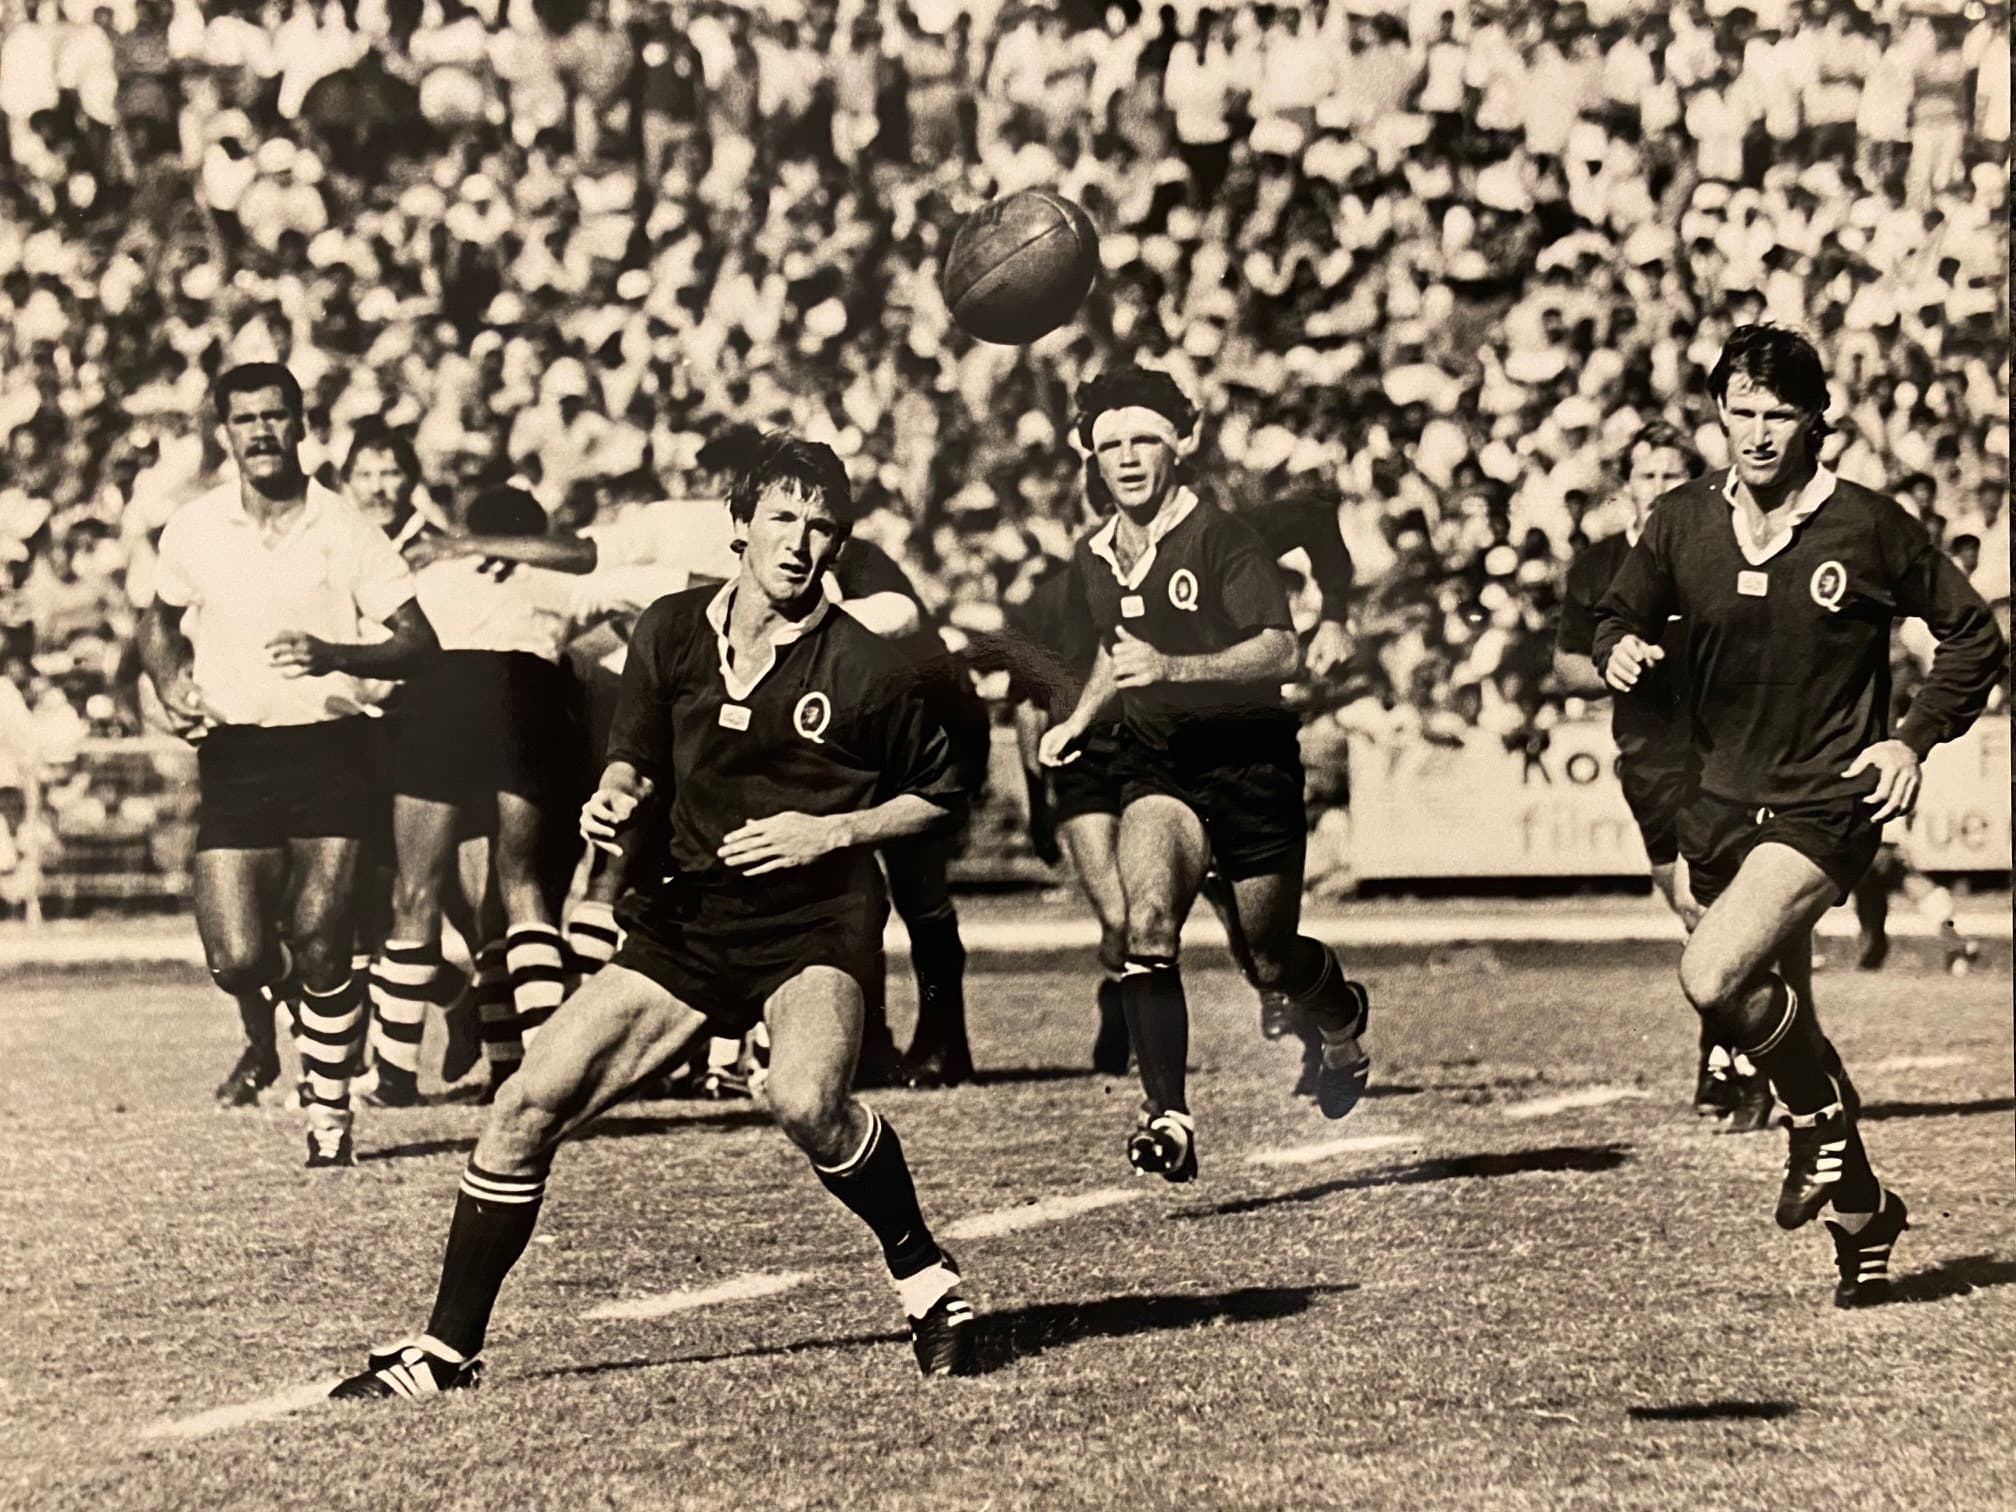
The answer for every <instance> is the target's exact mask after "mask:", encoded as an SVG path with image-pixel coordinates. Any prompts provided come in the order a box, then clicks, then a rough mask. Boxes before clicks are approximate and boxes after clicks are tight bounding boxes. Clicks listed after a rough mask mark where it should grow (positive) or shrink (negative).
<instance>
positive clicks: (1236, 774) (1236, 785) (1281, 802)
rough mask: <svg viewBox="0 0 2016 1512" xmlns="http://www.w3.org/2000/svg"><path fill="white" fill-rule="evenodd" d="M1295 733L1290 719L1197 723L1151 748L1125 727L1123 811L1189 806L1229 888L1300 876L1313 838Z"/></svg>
mask: <svg viewBox="0 0 2016 1512" xmlns="http://www.w3.org/2000/svg"><path fill="white" fill-rule="evenodd" d="M1296 733H1297V732H1296V724H1295V721H1294V719H1293V718H1292V717H1290V718H1279V719H1277V718H1258V719H1240V720H1209V721H1205V720H1199V721H1196V722H1195V723H1193V724H1191V725H1188V726H1185V727H1184V728H1182V729H1180V730H1178V731H1176V732H1175V733H1174V734H1173V735H1172V736H1171V737H1170V740H1169V743H1168V744H1167V745H1166V746H1152V745H1149V744H1148V743H1147V742H1145V741H1144V740H1142V739H1141V738H1140V737H1139V736H1138V735H1136V734H1135V733H1134V732H1133V731H1131V730H1129V729H1127V728H1126V727H1125V726H1122V727H1121V728H1120V729H1119V731H1118V734H1117V738H1116V741H1115V745H1114V752H1113V757H1112V763H1111V769H1112V774H1113V777H1114V779H1115V780H1116V781H1117V782H1118V784H1119V788H1120V807H1121V809H1122V811H1123V812H1124V811H1125V810H1126V809H1127V808H1128V807H1129V806H1131V805H1132V804H1135V803H1138V802H1140V801H1141V800H1142V799H1143V798H1150V797H1164V798H1174V799H1175V800H1177V802H1179V803H1181V804H1183V805H1184V807H1186V808H1188V809H1189V810H1190V811H1191V812H1192V813H1193V814H1195V815H1196V816H1197V818H1198V820H1199V822H1200V823H1202V824H1203V826H1204V834H1205V838H1206V839H1208V840H1209V841H1210V842H1211V860H1212V865H1213V866H1214V867H1215V868H1216V870H1217V872H1218V874H1219V875H1220V876H1221V877H1223V878H1224V879H1225V880H1226V881H1228V882H1241V881H1244V880H1245V879H1246V878H1248V877H1266V876H1280V875H1284V874H1288V873H1293V874H1296V875H1298V876H1299V875H1300V873H1301V871H1302V862H1303V858H1304V856H1305V854H1306V853H1307V850H1308V846H1309V830H1308V818H1307V810H1306V808H1305V807H1304V804H1303V790H1302V781H1303V778H1302V748H1301V745H1300V744H1299V742H1298V741H1297V739H1296Z"/></svg>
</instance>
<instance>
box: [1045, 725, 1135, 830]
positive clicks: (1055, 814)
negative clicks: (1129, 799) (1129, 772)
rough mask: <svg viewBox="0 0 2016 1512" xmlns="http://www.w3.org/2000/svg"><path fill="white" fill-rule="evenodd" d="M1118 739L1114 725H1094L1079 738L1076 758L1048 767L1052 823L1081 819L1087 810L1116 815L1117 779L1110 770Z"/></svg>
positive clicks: (1089, 812)
mask: <svg viewBox="0 0 2016 1512" xmlns="http://www.w3.org/2000/svg"><path fill="white" fill-rule="evenodd" d="M1119 740H1120V737H1119V732H1118V730H1117V729H1116V728H1115V727H1114V726H1113V725H1110V724H1098V725H1094V726H1093V727H1092V728H1091V729H1090V730H1088V731H1086V733H1085V738H1084V739H1083V740H1081V741H1079V742H1078V759H1077V760H1076V761H1070V762H1066V763H1065V764H1064V765H1063V766H1060V767H1051V768H1049V769H1048V772H1049V777H1050V818H1051V822H1052V823H1053V824H1064V823H1066V822H1068V821H1069V820H1072V819H1082V818H1084V817H1085V815H1087V814H1111V815H1113V816H1115V817H1116V818H1117V817H1118V816H1119V813H1120V779H1119V777H1118V776H1117V775H1116V774H1115V772H1114V770H1113V762H1114V758H1115V757H1116V756H1117V755H1118V754H1119Z"/></svg>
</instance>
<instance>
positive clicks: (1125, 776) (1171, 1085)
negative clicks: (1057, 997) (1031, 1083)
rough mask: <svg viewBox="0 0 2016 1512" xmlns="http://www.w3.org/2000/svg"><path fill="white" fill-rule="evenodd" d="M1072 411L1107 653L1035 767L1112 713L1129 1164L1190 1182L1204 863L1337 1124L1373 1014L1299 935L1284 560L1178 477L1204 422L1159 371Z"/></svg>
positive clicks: (1331, 962) (1060, 754) (1117, 384)
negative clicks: (1132, 1069)
mask: <svg viewBox="0 0 2016 1512" xmlns="http://www.w3.org/2000/svg"><path fill="white" fill-rule="evenodd" d="M1077 401H1078V418H1077V422H1076V423H1077V429H1078V435H1079V439H1080V441H1081V442H1082V443H1083V445H1084V446H1085V448H1086V449H1087V450H1088V451H1089V452H1090V453H1091V455H1092V458H1093V461H1094V464H1095V466H1096V469H1097V472H1098V478H1099V483H1100V486H1101V488H1102V489H1103V490H1104V491H1105V494H1106V495H1107V496H1108V497H1109V498H1110V499H1111V500H1112V502H1113V505H1114V512H1113V514H1112V515H1111V516H1110V517H1109V518H1108V520H1107V521H1106V523H1105V524H1104V525H1102V526H1100V527H1099V529H1098V530H1096V531H1094V532H1093V533H1092V534H1091V535H1089V536H1087V537H1086V538H1085V539H1084V540H1082V541H1081V542H1080V543H1079V545H1078V549H1077V551H1076V553H1075V556H1074V563H1075V570H1076V572H1077V575H1078V579H1079V582H1080V583H1081V585H1082V587H1083V591H1084V600H1085V608H1086V612H1087V614H1088V615H1089V617H1090V619H1091V622H1092V624H1093V626H1094V627H1095V628H1096V630H1097V631H1098V635H1099V650H1098V653H1097V655H1096V657H1095V658H1094V661H1093V665H1092V671H1091V675H1090V676H1089V678H1088V679H1087V681H1086V684H1085V690H1084V692H1083V693H1082V695H1081V696H1080V697H1079V700H1078V703H1077V706H1076V707H1075V708H1074V709H1073V710H1072V711H1071V713H1070V714H1069V715H1068V716H1067V717H1066V718H1065V719H1064V720H1063V721H1061V722H1060V723H1059V724H1057V725H1055V726H1053V727H1052V728H1051V729H1050V730H1049V731H1048V732H1047V733H1046V734H1045V735H1044V737H1043V740H1042V745H1041V759H1042V760H1043V762H1044V764H1045V765H1047V766H1058V765H1066V764H1068V763H1069V762H1070V761H1071V760H1072V758H1073V756H1074V754H1075V753H1076V751H1077V750H1078V748H1079V746H1080V744H1081V742H1082V741H1084V740H1085V739H1086V737H1087V736H1088V735H1090V733H1091V732H1092V730H1093V729H1094V728H1095V727H1096V726H1097V725H1098V723H1099V720H1100V718H1101V716H1102V715H1103V714H1104V713H1105V712H1106V710H1107V708H1108V705H1109V704H1117V708H1118V717H1117V719H1116V720H1115V722H1114V725H1113V743H1112V748H1111V750H1110V752H1109V753H1108V754H1107V758H1106V759H1107V760H1108V762H1109V766H1110V770H1111V771H1112V772H1113V773H1114V774H1115V775H1116V776H1117V777H1118V779H1119V784H1120V801H1121V807H1120V823H1119V834H1118V839H1117V848H1116V854H1117V856H1118V858H1119V879H1120V890H1121V893H1122V895H1123V897H1124V899H1125V905H1126V920H1127V960H1126V965H1125V967H1124V974H1123V976H1122V978H1121V984H1120V998H1121V1006H1122V1011H1123V1012H1124V1013H1125V1015H1126V1019H1127V1027H1128V1031H1129V1036H1130V1038H1131V1040H1132V1042H1133V1047H1134V1055H1135V1058H1136V1060H1137V1061H1138V1062H1139V1064H1140V1069H1141V1082H1142V1087H1143V1090H1144V1092H1145V1094H1146V1099H1145V1108H1144V1111H1143V1113H1142V1115H1141V1119H1140V1122H1139V1126H1138V1127H1137V1128H1136V1129H1135V1131H1134V1133H1133V1134H1132V1135H1131V1136H1130V1138H1129V1140H1128V1146H1127V1155H1128V1159H1129V1160H1130V1161H1131V1162H1132V1163H1133V1165H1134V1167H1135V1169H1136V1170H1138V1171H1141V1172H1144V1173H1146V1172H1153V1173H1156V1174H1159V1175H1161V1176H1162V1177H1163V1178H1164V1179H1166V1180H1169V1181H1189V1180H1191V1179H1193V1178H1194V1177H1195V1176H1196V1174H1197V1148H1196V1124H1195V1121H1194V1120H1193V1119H1192V1117H1191V1114H1190V1105H1189V1100H1188V1097H1187V1094H1186V1089H1185V1065H1184V1061H1185V1057H1186V1055H1187V1052H1188V1049H1189V1037H1190V1024H1189V1012H1188V1007H1187V1003H1186V1000H1185V997H1184V992H1183V979H1182V973H1181V971H1180V969H1179V966H1178V959H1177V951H1178V945H1179V941H1180V938H1181V934H1182V928H1183V921H1184V919H1185V918H1186V917H1187V916H1188V914H1189V912H1190V908H1191V906H1192V904H1193V903H1194V902H1195V901H1196V898H1197V894H1198V891H1199V889H1200V888H1201V886H1202V884H1203V880H1204V874H1205V869H1206V867H1207V866H1210V865H1213V864H1215V865H1216V867H1217V869H1218V871H1219V873H1220V874H1221V875H1222V876H1223V877H1224V878H1225V880H1226V882H1227V883H1228V884H1229V886H1230V888H1231V892H1232V897H1233V906H1234V910H1235V914H1236V921H1237V924H1238V934H1239V936H1240V937H1242V938H1243V940H1244V942H1245V945H1246V949H1247V952H1248V954H1249V956H1250V959H1251V965H1252V975H1253V979H1254V981H1255V982H1256V984H1257V985H1259V986H1260V987H1262V988H1263V989H1267V990H1273V991H1279V992H1281V993H1282V994H1284V996H1285V997H1286V998H1287V999H1288V1000H1289V1002H1290V1003H1291V1004H1292V1005H1293V1006H1294V1007H1295V1008H1296V1009H1298V1010H1299V1011H1301V1012H1302V1013H1304V1014H1306V1015H1307V1016H1308V1018H1309V1019H1310V1021H1311V1022H1312V1023H1314V1024H1315V1025H1316V1026H1317V1028H1318V1029H1319V1030H1320V1032H1321V1033H1322V1035H1323V1040H1324V1052H1323V1065H1322V1069H1321V1072H1320V1073H1319V1078H1318V1087H1317V1101H1318V1104H1319V1106H1321V1108H1322V1109H1323V1112H1324V1113H1325V1114H1326V1115H1327V1116H1329V1117H1331V1118H1341V1117H1343V1116H1344V1115H1345V1114H1346V1113H1348V1112H1350V1110H1351V1109H1352V1108H1353V1107H1354V1106H1355V1105H1356V1104H1357V1101H1358V1099H1359V1097H1360V1096H1361V1095H1362V1094H1363V1092H1364V1088H1365V1080H1366V1076H1367V1074H1368V1071H1369V1069H1370V1060H1369V1057H1367V1055H1366V1054H1365V1051H1364V1049H1363V1047H1362V1045H1361V1043H1360V1039H1361V1036H1362V1035H1363V1034H1364V1032H1365V1025H1366V1018H1367V1014H1368V1011H1369V1004H1368V1000H1367V996H1366V992H1365V989H1364V987H1363V986H1361V985H1360V984H1359V983H1357V982H1353V981H1350V980H1348V979H1347V978H1346V977H1345V976H1344V973H1343V968H1342V967H1341V966H1340V965H1339V964H1338V961H1337V959H1336V957H1335V955H1334V954H1333V953H1332V952H1331V951H1330V950H1329V948H1328V947H1326V946H1324V945H1322V944H1320V943H1319V942H1317V941H1316V940H1313V939H1311V938H1309V937H1308V936H1307V935H1304V934H1301V933H1300V932H1299V929H1300V923H1301V910H1302V859H1303V853H1304V850H1305V847H1306V844H1307V833H1308V832H1307V824H1306V820H1305V817H1304V812H1303V802H1302V757H1301V751H1300V749H1299V748H1298V746H1297V743H1296V724H1295V718H1294V715H1293V714H1292V713H1291V712H1290V711H1289V710H1288V709H1287V708H1286V707H1285V706H1284V705H1283V703H1282V700H1281V684H1282V683H1283V682H1286V681H1288V680H1289V679H1291V678H1293V677H1294V676H1295V675H1296V673H1297V672H1298V671H1299V670H1300V662H1301V656H1300V652H1299V649H1298V647H1297V646H1296V643H1295V633H1294V629H1293V625H1292V621H1291V620H1290V618H1289V613H1288V600H1287V596H1286V594H1285V593H1284V592H1283V590H1282V586H1281V576H1280V572H1279V569H1278V568H1277V567H1276V565H1275V562H1274V558H1273V555H1272V554H1271V553H1270V552H1269V550H1268V548H1267V546H1266V544H1265V543H1264V542H1263V541H1261V539H1260V538H1259V536H1257V535H1256V534H1254V532H1253V531H1252V530H1251V529H1250V528H1249V527H1247V526H1245V525H1242V524H1241V523H1239V521H1238V520H1236V519H1234V518H1233V517H1232V516H1230V515H1228V514H1226V513H1225V512H1223V511H1222V510H1219V509H1217V508H1215V507H1213V506H1211V505H1207V504H1205V503H1203V502H1202V501H1201V500H1200V498H1199V497H1198V495H1197V493H1196V492H1195V490H1194V489H1193V488H1192V487H1191V486H1190V484H1189V482H1188V481H1187V478H1186V476H1185V474H1186V472H1187V467H1186V465H1185V464H1186V461H1187V458H1188V457H1189V456H1190V454H1191V453H1192V452H1193V451H1194V450H1195V447H1196V423H1197V412H1196V410H1195V409H1194V408H1193V407H1192V405H1191V403H1190V401H1189V400H1188V399H1187V398H1186V397H1185V396H1184V394H1183V391H1182V390H1181V389H1179V388H1178V387H1177V386H1176V383H1175V382H1174V380H1172V379H1171V378H1170V377H1169V376H1168V375H1167V374H1165V373H1157V372H1151V371H1148V370H1146V369H1142V368H1121V369H1118V370H1116V371H1114V372H1110V373H1106V374H1103V375H1101V376H1100V377H1098V378H1095V379H1093V380H1091V381H1090V382H1089V383H1086V384H1084V385H1082V386H1081V387H1080V389H1079V391H1078V396H1077Z"/></svg>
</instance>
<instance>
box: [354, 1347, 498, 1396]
mask: <svg viewBox="0 0 2016 1512" xmlns="http://www.w3.org/2000/svg"><path fill="white" fill-rule="evenodd" d="M429 1342H431V1341H425V1342H423V1341H421V1340H418V1339H416V1340H414V1341H412V1342H411V1343H407V1344H394V1345H393V1346H392V1347H391V1348H389V1349H374V1350H372V1351H371V1353H370V1354H368V1355H366V1356H365V1358H364V1369H363V1370H362V1371H360V1372H359V1373H358V1374H356V1375H353V1376H349V1377H347V1378H345V1379H344V1380H341V1381H338V1382H337V1383H336V1384H335V1385H334V1386H332V1387H331V1388H330V1390H329V1395H330V1396H331V1398H333V1399H334V1400H336V1401H339V1402H371V1401H383V1400H384V1399H385V1398H387V1397H395V1396H396V1397H423V1396H438V1395H439V1394H440V1393H442V1392H444V1391H473V1390H475V1389H476V1387H478V1386H479V1385H481V1384H482V1382H483V1357H482V1356H481V1355H476V1356H474V1357H473V1358H471V1359H467V1360H455V1359H450V1358H449V1357H448V1356H447V1355H444V1354H441V1353H439V1352H437V1349H430V1348H429V1347H428V1343H429Z"/></svg>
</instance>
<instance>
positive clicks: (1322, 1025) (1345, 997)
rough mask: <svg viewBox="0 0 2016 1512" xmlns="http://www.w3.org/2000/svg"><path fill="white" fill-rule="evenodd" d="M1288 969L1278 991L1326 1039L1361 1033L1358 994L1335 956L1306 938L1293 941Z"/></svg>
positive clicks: (1297, 938)
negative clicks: (1292, 952)
mask: <svg viewBox="0 0 2016 1512" xmlns="http://www.w3.org/2000/svg"><path fill="white" fill-rule="evenodd" d="M1290 962H1291V964H1290V968H1289V970H1288V971H1286V972H1284V973H1283V974H1282V977H1281V991H1282V992H1284V993H1286V994H1287V996H1288V999H1289V1001H1290V1002H1292V1003H1293V1004H1294V1005H1295V1006H1296V1007H1297V1008H1299V1009H1301V1010H1302V1012H1303V1013H1304V1014H1306V1015H1307V1016H1308V1019H1309V1021H1310V1022H1311V1023H1312V1024H1314V1025H1315V1026H1316V1027H1317V1028H1318V1029H1319V1030H1321V1031H1322V1032H1323V1035H1324V1037H1325V1038H1326V1039H1327V1038H1329V1037H1331V1036H1333V1035H1357V1034H1360V1033H1362V1032H1363V1030H1364V1027H1365V1026H1364V1021H1363V1019H1362V1018H1361V1016H1360V1014H1359V1009H1358V997H1357V994H1356V993H1354V992H1352V991H1351V988H1350V979H1349V978H1348V977H1346V976H1345V975H1344V965H1343V963H1342V962H1341V961H1339V960H1338V959H1337V952H1336V951H1334V950H1332V949H1331V948H1330V947H1329V946H1328V945H1325V944H1323V943H1322V942H1321V941H1320V940H1312V939H1310V938H1309V936H1307V935H1297V936H1296V937H1295V952H1294V955H1293V956H1292V957H1291V958H1290Z"/></svg>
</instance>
